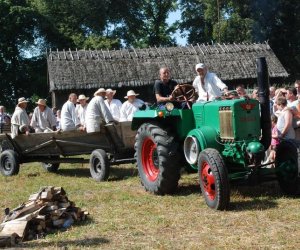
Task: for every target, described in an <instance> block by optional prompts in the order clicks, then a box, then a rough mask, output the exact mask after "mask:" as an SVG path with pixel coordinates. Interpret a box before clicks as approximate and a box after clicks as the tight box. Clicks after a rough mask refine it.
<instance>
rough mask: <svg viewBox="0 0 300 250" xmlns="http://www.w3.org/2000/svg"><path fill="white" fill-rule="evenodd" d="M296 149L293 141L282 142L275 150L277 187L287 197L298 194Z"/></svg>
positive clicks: (299, 191)
mask: <svg viewBox="0 0 300 250" xmlns="http://www.w3.org/2000/svg"><path fill="white" fill-rule="evenodd" d="M298 147H299V145H297V143H296V142H294V141H288V140H287V141H282V142H281V143H280V144H279V145H278V148H277V150H276V160H275V167H276V174H277V178H278V182H279V186H280V188H281V189H282V191H283V192H284V193H286V194H288V195H298V194H300V176H299V174H298Z"/></svg>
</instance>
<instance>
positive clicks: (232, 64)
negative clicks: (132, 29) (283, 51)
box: [47, 43, 288, 91]
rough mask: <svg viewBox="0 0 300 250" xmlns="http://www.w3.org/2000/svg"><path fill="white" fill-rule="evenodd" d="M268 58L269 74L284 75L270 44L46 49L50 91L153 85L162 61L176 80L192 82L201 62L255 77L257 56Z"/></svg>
mask: <svg viewBox="0 0 300 250" xmlns="http://www.w3.org/2000/svg"><path fill="white" fill-rule="evenodd" d="M262 56H263V57H266V60H267V63H268V69H269V76H270V78H281V77H287V76H288V73H287V72H286V70H285V69H284V67H283V66H282V64H281V63H280V62H279V60H278V59H277V57H276V56H275V54H274V52H273V51H272V49H271V48H270V46H269V44H268V43H260V44H213V45H204V44H201V45H200V44H197V45H194V46H192V45H189V46H185V47H159V48H157V47H151V48H147V49H121V50H76V51H71V50H69V51H65V50H64V51H50V52H48V53H47V61H48V71H49V83H50V91H55V90H68V89H96V88H99V87H104V88H106V87H112V88H117V87H121V86H130V87H135V86H142V85H149V84H153V83H154V81H155V80H156V79H158V71H159V68H160V67H162V66H167V67H169V68H170V69H171V74H172V78H173V79H175V80H176V81H177V82H179V83H183V82H190V81H193V79H194V77H195V75H196V74H195V70H194V66H195V64H196V63H199V62H204V63H206V64H207V65H208V67H209V69H210V71H212V72H215V73H217V75H218V76H219V77H220V78H221V79H222V80H223V81H230V80H243V79H256V77H257V73H256V58H258V57H262Z"/></svg>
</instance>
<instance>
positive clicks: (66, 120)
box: [60, 93, 80, 131]
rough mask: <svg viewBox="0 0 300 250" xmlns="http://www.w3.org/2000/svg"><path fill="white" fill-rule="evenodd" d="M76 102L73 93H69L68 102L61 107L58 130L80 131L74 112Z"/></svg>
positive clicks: (75, 96)
mask: <svg viewBox="0 0 300 250" xmlns="http://www.w3.org/2000/svg"><path fill="white" fill-rule="evenodd" d="M76 102H77V95H76V94H75V93H71V94H70V95H69V99H68V101H67V102H65V104H64V105H63V106H62V109H61V120H60V128H61V129H62V130H63V131H71V130H76V129H80V121H79V119H78V117H77V115H76V112H75V105H76Z"/></svg>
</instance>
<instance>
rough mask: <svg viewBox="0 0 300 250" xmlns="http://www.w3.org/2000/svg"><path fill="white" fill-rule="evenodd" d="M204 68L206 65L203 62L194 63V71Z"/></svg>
mask: <svg viewBox="0 0 300 250" xmlns="http://www.w3.org/2000/svg"><path fill="white" fill-rule="evenodd" d="M205 68H206V66H205V64H204V63H198V64H196V66H195V69H196V71H197V70H198V69H205Z"/></svg>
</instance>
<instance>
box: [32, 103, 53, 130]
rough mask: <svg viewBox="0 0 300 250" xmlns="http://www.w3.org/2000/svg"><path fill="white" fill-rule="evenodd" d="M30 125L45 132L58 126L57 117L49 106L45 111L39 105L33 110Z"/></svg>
mask: <svg viewBox="0 0 300 250" xmlns="http://www.w3.org/2000/svg"><path fill="white" fill-rule="evenodd" d="M30 125H31V126H32V127H33V128H34V129H35V131H36V132H43V131H45V130H47V128H50V129H52V128H53V127H55V126H56V118H55V116H54V114H53V111H52V110H51V109H50V108H49V107H47V106H46V108H45V110H44V111H43V112H41V111H40V109H39V107H36V108H35V109H34V111H33V115H32V119H31V122H30Z"/></svg>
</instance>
